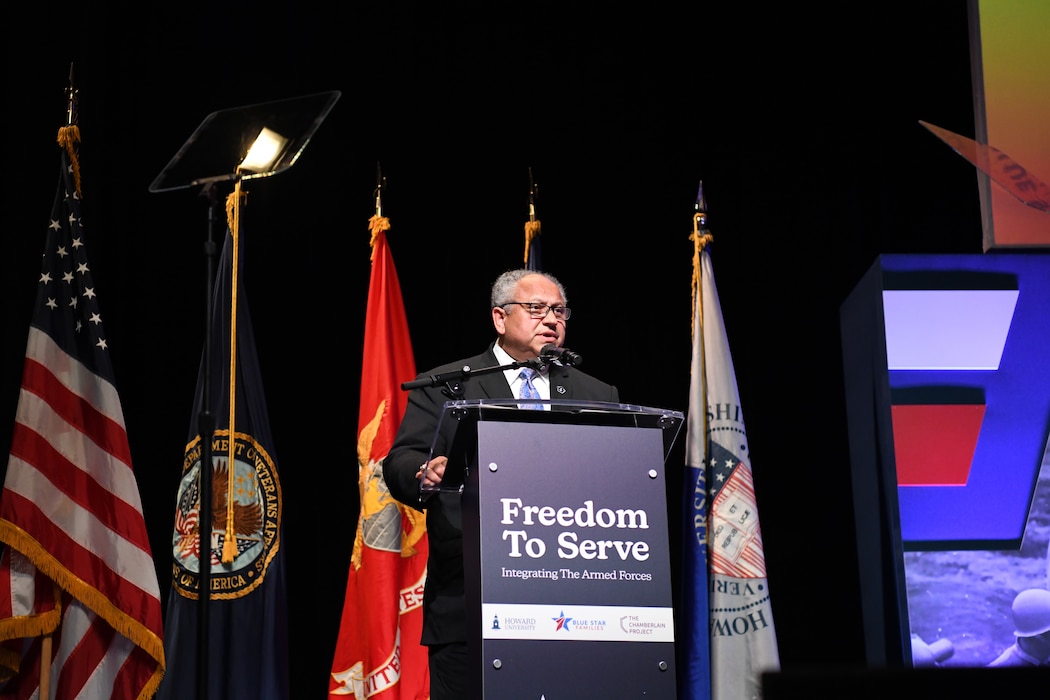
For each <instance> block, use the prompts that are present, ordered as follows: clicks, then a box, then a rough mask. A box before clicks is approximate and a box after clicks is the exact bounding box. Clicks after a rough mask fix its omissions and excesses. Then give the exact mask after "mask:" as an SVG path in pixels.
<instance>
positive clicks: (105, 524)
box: [0, 125, 164, 700]
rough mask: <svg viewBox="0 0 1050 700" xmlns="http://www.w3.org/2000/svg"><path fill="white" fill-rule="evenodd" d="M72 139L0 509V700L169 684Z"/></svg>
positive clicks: (118, 699) (50, 230)
mask: <svg viewBox="0 0 1050 700" xmlns="http://www.w3.org/2000/svg"><path fill="white" fill-rule="evenodd" d="M79 140H80V132H79V129H78V127H76V126H75V125H71V126H66V127H62V129H60V130H59V143H60V145H62V146H63V152H62V157H61V161H60V162H61V165H60V173H59V186H58V191H57V193H56V195H55V200H54V207H53V209H52V213H51V220H50V224H49V225H48V227H47V238H46V242H45V244H44V256H43V265H42V269H41V272H40V278H39V280H38V284H37V296H36V303H35V306H34V308H33V318H32V321H31V324H30V328H29V340H28V343H27V345H26V355H25V365H24V369H23V374H22V389H21V393H20V394H19V397H18V408H17V412H16V416H15V426H14V434H13V437H12V440H11V454H10V456H9V459H8V463H7V472H6V476H5V480H4V487H3V494H2V496H0V542H2V543H3V554H2V556H0V642H2V643H0V697H3V698H12V699H18V700H21V699H23V698H25V699H28V698H38V697H41V696H45V697H47V698H49V699H50V700H106V699H108V700H132V699H134V700H145V698H149V697H152V696H153V693H154V692H155V691H156V688H157V684H158V683H160V679H161V676H162V675H163V674H164V648H163V631H162V625H161V602H160V587H159V585H158V580H157V572H156V568H155V567H154V564H153V556H152V554H151V552H150V543H149V538H148V535H147V532H146V524H145V520H144V518H143V513H142V504H141V501H140V498H139V491H138V484H137V482H136V480H135V474H134V472H133V470H132V464H131V453H130V448H129V444H128V436H127V432H126V428H125V425H124V412H123V409H122V407H121V402H120V398H119V396H118V395H117V389H116V381H115V375H114V372H113V366H112V361H111V358H110V350H109V343H108V340H107V336H106V332H105V330H104V328H103V325H102V310H101V307H100V305H99V299H98V294H97V293H96V286H95V282H94V279H93V276H92V272H91V265H90V264H89V263H88V257H87V248H86V246H85V237H84V226H83V221H82V219H81V211H80V170H79V165H78V159H77V155H76V148H75V144H76V142H79ZM49 648H51V649H52V651H51V656H50V657H44V656H43V655H44V653H45V652H46V651H47V650H48V649H49ZM42 661H43V665H41V662H42ZM45 685H46V687H45Z"/></svg>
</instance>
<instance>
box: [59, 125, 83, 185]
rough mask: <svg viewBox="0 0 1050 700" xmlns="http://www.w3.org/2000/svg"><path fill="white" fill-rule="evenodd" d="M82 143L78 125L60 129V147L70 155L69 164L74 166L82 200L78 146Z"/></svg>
mask: <svg viewBox="0 0 1050 700" xmlns="http://www.w3.org/2000/svg"><path fill="white" fill-rule="evenodd" d="M78 143H80V127H79V126H77V125H76V124H73V125H72V126H63V127H59V129H58V145H59V146H61V147H62V148H64V149H66V152H67V153H69V163H70V165H72V166H73V180H74V182H76V185H77V197H81V198H82V194H83V193H82V192H81V191H80V159H79V158H78V157H77V148H76V144H78Z"/></svg>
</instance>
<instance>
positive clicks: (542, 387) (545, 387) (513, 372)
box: [492, 343, 551, 399]
mask: <svg viewBox="0 0 1050 700" xmlns="http://www.w3.org/2000/svg"><path fill="white" fill-rule="evenodd" d="M492 352H493V353H495V355H496V361H497V363H498V364H500V365H509V364H511V363H514V362H517V360H515V359H514V358H513V357H511V356H510V355H508V354H507V351H506V350H504V349H503V348H501V347H500V345H499V343H496V344H495V345H494V346H493V348H492ZM520 374H521V367H511V368H510V369H506V370H503V375H504V376H505V377H506V378H507V383H508V384H510V391H511V394H512V395H513V396H518V395H519V394H518V390H519V389H520V388H521V385H522V383H523V382H524V381H525V380H523V379H522V378H521V377H520V376H519V375H520ZM532 385H533V386H534V387H536V391H538V392H540V398H541V399H549V398H550V397H551V383H550V379H549V378H548V377H547V373H546V372H543V371H537V372H536V374H535V375H534V376H533V377H532Z"/></svg>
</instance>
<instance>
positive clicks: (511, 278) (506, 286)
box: [491, 268, 569, 308]
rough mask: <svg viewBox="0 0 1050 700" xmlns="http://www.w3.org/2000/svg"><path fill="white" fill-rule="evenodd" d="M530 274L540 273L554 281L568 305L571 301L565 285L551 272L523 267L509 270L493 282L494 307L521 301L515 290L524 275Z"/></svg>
mask: <svg viewBox="0 0 1050 700" xmlns="http://www.w3.org/2000/svg"><path fill="white" fill-rule="evenodd" d="M529 275H539V276H541V277H546V278H547V279H548V280H550V281H551V282H553V283H554V285H555V286H556V287H557V288H558V292H560V293H561V298H562V300H563V301H564V302H565V304H566V305H568V303H569V297H568V296H567V295H566V294H565V287H563V286H562V284H561V282H559V281H558V279H557V278H556V277H555V276H554V275H551V274H549V273H546V272H540V271H539V270H528V269H525V268H521V269H518V270H507V271H506V272H504V273H503V274H502V275H500V276H499V277H497V278H496V281H495V282H493V283H492V297H491V298H492V308H496V307H497V306H506V305H507V304H510V303H511V302H514V301H520V300H518V299H515V298H514V290H515V288H516V287H517V286H518V282H520V281H521V278H522V277H528V276H529Z"/></svg>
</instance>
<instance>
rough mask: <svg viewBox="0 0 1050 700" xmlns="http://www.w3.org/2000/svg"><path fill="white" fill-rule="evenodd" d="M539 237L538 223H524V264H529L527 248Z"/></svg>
mask: <svg viewBox="0 0 1050 700" xmlns="http://www.w3.org/2000/svg"><path fill="white" fill-rule="evenodd" d="M538 235H540V222H539V221H526V222H525V264H526V265H527V264H528V263H529V247H530V246H531V245H532V239H533V238H535V237H536V236H538Z"/></svg>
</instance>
